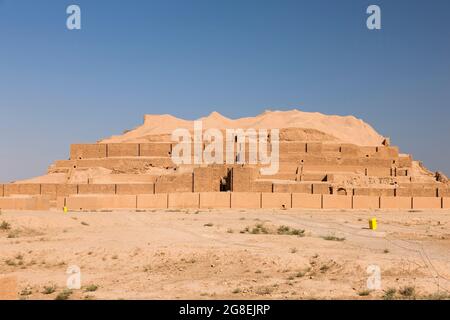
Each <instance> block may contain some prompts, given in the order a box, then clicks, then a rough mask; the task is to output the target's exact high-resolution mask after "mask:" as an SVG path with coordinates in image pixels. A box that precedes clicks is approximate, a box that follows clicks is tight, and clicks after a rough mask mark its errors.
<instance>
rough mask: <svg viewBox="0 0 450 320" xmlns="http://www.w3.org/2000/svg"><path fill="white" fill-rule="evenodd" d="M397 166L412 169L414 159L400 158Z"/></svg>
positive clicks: (409, 157)
mask: <svg viewBox="0 0 450 320" xmlns="http://www.w3.org/2000/svg"><path fill="white" fill-rule="evenodd" d="M397 164H398V166H399V167H400V168H411V166H412V157H411V156H410V155H406V156H404V155H401V156H399V157H398V161H397Z"/></svg>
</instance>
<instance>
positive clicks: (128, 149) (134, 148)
mask: <svg viewBox="0 0 450 320" xmlns="http://www.w3.org/2000/svg"><path fill="white" fill-rule="evenodd" d="M138 156H139V144H138V143H110V144H108V147H107V157H138Z"/></svg>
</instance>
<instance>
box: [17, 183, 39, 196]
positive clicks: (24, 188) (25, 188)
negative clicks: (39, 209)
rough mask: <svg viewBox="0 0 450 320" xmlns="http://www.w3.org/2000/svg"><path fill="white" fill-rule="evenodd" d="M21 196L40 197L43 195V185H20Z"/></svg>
mask: <svg viewBox="0 0 450 320" xmlns="http://www.w3.org/2000/svg"><path fill="white" fill-rule="evenodd" d="M19 194H24V195H38V194H41V185H40V184H35V183H23V184H19Z"/></svg>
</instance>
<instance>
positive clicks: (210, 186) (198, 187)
mask: <svg viewBox="0 0 450 320" xmlns="http://www.w3.org/2000/svg"><path fill="white" fill-rule="evenodd" d="M226 176H227V169H226V168H225V167H218V166H215V167H211V166H209V167H201V168H194V192H220V182H221V179H222V178H224V177H226Z"/></svg>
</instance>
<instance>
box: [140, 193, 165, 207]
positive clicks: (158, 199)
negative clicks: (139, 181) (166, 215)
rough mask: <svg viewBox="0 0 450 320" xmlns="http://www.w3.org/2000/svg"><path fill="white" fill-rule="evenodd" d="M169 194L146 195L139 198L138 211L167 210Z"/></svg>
mask: <svg viewBox="0 0 450 320" xmlns="http://www.w3.org/2000/svg"><path fill="white" fill-rule="evenodd" d="M167 200H168V199H167V193H158V194H145V195H138V196H137V208H138V209H166V208H167Z"/></svg>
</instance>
